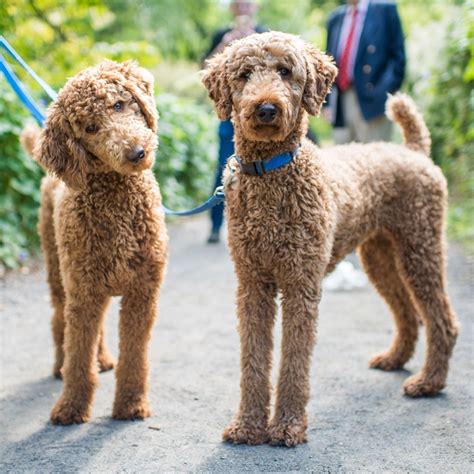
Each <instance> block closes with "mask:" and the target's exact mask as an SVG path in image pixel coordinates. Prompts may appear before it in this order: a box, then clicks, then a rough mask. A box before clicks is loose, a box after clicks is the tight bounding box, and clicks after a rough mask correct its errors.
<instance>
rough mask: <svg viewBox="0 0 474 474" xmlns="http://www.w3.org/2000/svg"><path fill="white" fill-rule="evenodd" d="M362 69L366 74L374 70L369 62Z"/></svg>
mask: <svg viewBox="0 0 474 474" xmlns="http://www.w3.org/2000/svg"><path fill="white" fill-rule="evenodd" d="M362 71H364V74H370V73H371V72H372V67H371V66H370V65H369V64H364V66H363V67H362Z"/></svg>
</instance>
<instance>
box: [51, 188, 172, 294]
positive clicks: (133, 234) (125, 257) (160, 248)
mask: <svg viewBox="0 0 474 474" xmlns="http://www.w3.org/2000/svg"><path fill="white" fill-rule="evenodd" d="M140 191H141V192H140ZM62 207H63V212H61V215H60V216H59V219H58V227H59V228H58V229H57V233H58V242H59V244H60V247H61V248H62V249H63V251H64V253H65V255H66V258H68V259H69V260H70V261H71V265H68V268H76V267H77V266H78V263H79V265H80V266H81V267H82V268H87V270H88V274H89V275H93V278H94V279H96V280H97V283H98V284H101V285H105V286H106V287H108V288H109V290H110V292H111V293H113V294H122V293H123V291H124V289H126V286H127V285H129V284H130V283H131V282H132V281H133V280H134V279H137V278H143V276H144V275H145V276H146V278H151V279H153V278H155V277H156V278H158V277H159V275H160V274H161V271H162V267H163V266H164V264H165V260H166V244H167V236H166V230H165V225H164V217H163V213H162V211H161V209H160V202H159V195H155V194H154V193H151V192H150V191H149V189H144V190H140V189H138V190H137V189H134V192H133V193H130V192H128V193H120V192H111V193H102V194H101V195H100V196H98V195H97V194H95V195H89V196H81V197H77V198H76V199H75V200H74V199H71V200H66V202H64V203H63V206H62ZM64 211H65V212H64ZM99 280H100V281H99Z"/></svg>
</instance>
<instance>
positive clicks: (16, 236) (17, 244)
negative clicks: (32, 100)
mask: <svg viewBox="0 0 474 474" xmlns="http://www.w3.org/2000/svg"><path fill="white" fill-rule="evenodd" d="M1 86H2V88H1V94H0V117H1V120H0V177H1V178H0V179H1V181H0V183H1V186H0V262H1V263H2V264H3V265H4V266H6V267H9V268H14V267H16V266H18V265H19V264H20V263H21V262H22V261H24V260H26V259H27V258H28V256H29V255H30V254H31V253H32V252H34V251H35V250H36V249H37V248H38V237H37V232H36V223H37V214H38V205H39V183H40V180H41V176H42V172H41V170H40V168H39V166H38V165H37V164H36V163H35V162H33V160H32V159H31V158H29V157H28V156H27V155H26V153H25V152H24V151H23V150H22V148H21V146H20V143H19V141H18V136H19V134H20V132H21V130H22V128H23V125H24V121H25V118H26V117H27V115H26V112H25V111H24V110H23V107H22V106H21V104H20V103H19V102H18V99H17V98H16V96H15V95H14V94H13V92H10V91H9V90H8V89H7V86H6V84H5V82H4V81H3V80H2V83H1Z"/></svg>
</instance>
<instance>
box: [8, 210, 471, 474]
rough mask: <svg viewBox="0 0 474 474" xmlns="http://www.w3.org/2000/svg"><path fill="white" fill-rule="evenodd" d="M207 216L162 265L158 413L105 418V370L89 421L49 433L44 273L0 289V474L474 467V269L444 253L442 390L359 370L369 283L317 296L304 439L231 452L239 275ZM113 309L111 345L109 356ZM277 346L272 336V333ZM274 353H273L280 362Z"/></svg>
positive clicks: (384, 335)
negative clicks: (414, 396)
mask: <svg viewBox="0 0 474 474" xmlns="http://www.w3.org/2000/svg"><path fill="white" fill-rule="evenodd" d="M206 232H207V221H206V219H205V218H199V219H193V220H187V221H180V223H178V224H174V225H172V226H171V227H170V234H171V242H172V245H171V258H170V263H169V269H168V274H167V278H166V284H165V286H164V288H163V291H162V297H161V300H160V314H159V317H158V322H157V325H156V327H155V330H154V334H153V339H152V344H151V350H150V366H151V374H150V376H151V382H150V398H151V404H152V408H153V410H154V416H153V417H152V418H149V419H147V420H145V421H142V422H117V421H113V420H112V419H111V418H110V413H111V409H112V399H113V394H114V385H115V384H114V382H115V380H114V374H113V372H108V373H105V374H101V375H100V386H99V388H98V390H97V393H96V398H95V403H94V411H93V419H92V421H91V422H90V423H87V424H84V425H80V426H79V425H76V426H70V427H56V426H52V425H51V424H49V423H48V415H49V411H50V409H51V407H52V405H53V403H54V401H55V399H56V398H57V397H58V395H59V393H60V390H61V382H60V381H57V380H54V379H53V378H52V377H51V375H50V373H51V369H52V360H53V359H52V357H53V351H52V340H51V335H50V329H49V319H50V314H51V310H50V306H49V302H48V296H47V287H46V283H45V274H44V271H43V270H41V269H40V270H36V271H32V272H30V273H29V274H27V275H20V274H15V275H9V276H8V277H7V279H6V281H5V282H4V283H3V284H2V313H3V314H2V316H1V319H0V321H1V322H0V327H1V337H2V341H1V405H0V420H1V421H0V426H1V429H0V471H1V472H41V473H45V472H91V473H97V472H157V471H160V472H161V471H193V472H196V471H198V472H204V471H207V472H211V471H212V472H229V471H232V472H236V471H253V472H255V471H273V472H275V471H314V472H382V471H383V472H427V473H428V472H429V473H432V472H437V473H439V472H460V473H467V472H473V470H474V467H473V457H472V456H473V455H472V453H473V450H472V444H473V443H472V441H473V433H474V431H473V424H474V417H473V416H472V415H473V410H472V408H473V403H472V400H473V394H474V387H473V322H472V319H473V289H474V288H473V265H472V263H473V262H472V261H471V262H469V261H468V260H467V259H466V258H465V257H464V256H463V255H462V254H461V252H460V251H459V250H458V249H456V248H451V249H450V259H449V267H448V271H449V280H450V295H451V298H452V300H453V303H454V307H455V309H456V311H457V313H458V316H459V318H460V321H461V324H462V328H461V335H460V338H459V340H458V345H457V346H456V349H455V354H454V357H453V359H452V364H451V372H450V377H449V384H448V387H447V389H446V390H445V392H443V393H442V394H441V395H439V396H437V397H434V398H430V399H422V400H411V399H407V398H405V397H403V396H402V394H401V384H402V382H403V380H404V379H405V378H406V377H407V376H408V375H409V374H410V373H413V372H415V371H417V370H418V369H419V367H420V366H421V362H422V358H423V352H424V341H423V338H421V339H422V344H419V347H418V350H417V352H416V356H415V357H414V359H413V360H412V361H411V362H410V363H409V364H408V365H407V367H406V370H404V371H398V372H395V373H383V372H381V371H376V370H369V369H368V368H367V362H368V360H369V357H370V355H372V354H373V353H375V352H378V351H380V350H382V349H385V348H386V347H387V346H388V345H389V343H390V340H391V334H392V324H391V319H390V316H389V313H388V310H387V308H386V307H385V305H384V303H383V302H382V301H381V299H380V298H379V297H378V295H377V294H376V293H375V292H374V291H373V290H372V289H371V288H369V287H367V288H364V289H360V290H357V291H351V292H326V293H325V295H324V297H323V301H322V303H321V311H320V320H319V330H318V344H317V346H316V350H315V353H314V357H313V366H312V387H311V390H312V396H311V400H310V403H309V407H308V409H309V423H310V429H309V442H308V443H307V444H306V445H303V446H299V447H297V448H295V449H286V448H272V447H270V446H267V445H265V446H260V447H248V446H229V445H225V444H222V443H221V442H220V437H221V431H222V429H223V428H224V426H225V425H226V423H227V422H228V421H229V420H230V418H231V416H232V415H233V412H234V409H235V408H236V407H237V404H238V390H239V350H238V338H237V334H236V330H235V327H236V318H235V311H234V288H235V280H234V276H233V272H232V265H231V262H230V260H229V257H228V253H227V249H226V247H225V245H218V246H207V245H204V243H203V242H204V241H205V237H206ZM117 308H118V305H117V301H114V304H113V305H112V307H111V309H110V311H109V315H108V320H107V326H108V335H107V338H108V341H109V346H110V347H111V349H112V351H113V353H114V354H116V353H117V344H118V341H117ZM276 336H277V340H276V346H278V345H279V340H280V333H279V332H277V335H276ZM276 356H278V355H276Z"/></svg>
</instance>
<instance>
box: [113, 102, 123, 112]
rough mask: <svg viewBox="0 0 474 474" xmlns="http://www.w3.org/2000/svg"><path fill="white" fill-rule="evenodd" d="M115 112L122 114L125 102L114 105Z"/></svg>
mask: <svg viewBox="0 0 474 474" xmlns="http://www.w3.org/2000/svg"><path fill="white" fill-rule="evenodd" d="M114 110H115V112H121V111H122V110H123V102H121V101H118V102H116V103H115V104H114Z"/></svg>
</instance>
